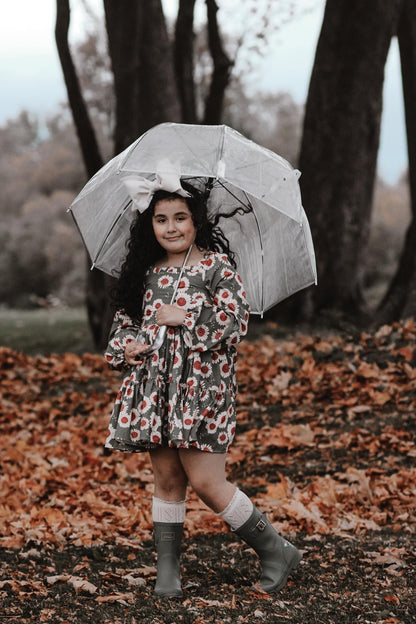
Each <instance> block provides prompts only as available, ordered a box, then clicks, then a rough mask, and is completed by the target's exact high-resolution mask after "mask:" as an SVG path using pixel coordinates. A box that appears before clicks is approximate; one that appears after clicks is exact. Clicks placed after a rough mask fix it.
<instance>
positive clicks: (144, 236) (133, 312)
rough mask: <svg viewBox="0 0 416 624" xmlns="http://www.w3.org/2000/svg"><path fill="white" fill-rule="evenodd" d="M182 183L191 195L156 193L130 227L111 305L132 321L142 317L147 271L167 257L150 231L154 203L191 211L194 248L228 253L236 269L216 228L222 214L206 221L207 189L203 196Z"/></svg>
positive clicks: (229, 254)
mask: <svg viewBox="0 0 416 624" xmlns="http://www.w3.org/2000/svg"><path fill="white" fill-rule="evenodd" d="M181 184H182V187H183V188H184V189H185V190H186V191H188V192H189V193H190V194H191V196H190V197H182V196H181V195H178V194H177V193H170V192H168V191H163V190H161V191H156V193H155V194H154V195H153V197H152V200H151V202H150V204H149V207H148V208H147V210H145V211H144V212H143V213H138V214H137V218H136V219H135V221H134V222H133V223H132V226H131V228H130V238H129V241H128V245H127V249H128V251H127V256H126V259H125V261H124V263H123V265H122V267H121V273H120V277H119V279H118V281H117V283H116V285H115V289H114V290H113V304H114V306H115V308H116V309H123V310H125V311H126V312H127V314H128V315H129V316H130V317H131V318H133V319H135V320H140V317H141V310H142V303H143V295H144V291H145V278H146V272H147V270H148V269H149V268H150V267H151V266H153V265H154V264H155V263H156V262H157V261H158V260H160V259H161V258H163V257H164V256H165V255H166V251H165V249H164V248H163V247H162V246H161V245H160V244H159V243H158V241H157V240H156V237H155V235H154V232H153V225H152V219H153V215H154V210H155V206H156V204H157V202H159V201H161V200H174V199H180V200H181V201H184V202H185V203H186V204H187V206H188V208H189V210H190V212H191V215H192V220H193V223H194V226H195V229H196V237H195V245H196V246H197V247H198V248H199V249H206V250H209V251H218V252H223V253H225V254H227V256H228V258H229V260H230V262H231V264H232V265H233V266H234V267H235V266H236V263H235V259H234V254H233V252H232V251H231V250H230V246H229V242H228V240H227V238H226V237H225V235H224V233H223V232H222V230H221V228H220V227H219V226H218V221H219V218H220V217H221V216H225V215H217V216H216V218H215V219H214V221H209V220H208V217H207V198H208V193H209V188H207V191H206V192H205V193H204V192H201V191H199V190H197V189H195V188H194V187H193V186H192V185H191V184H189V183H187V182H185V181H182V182H181ZM240 211H241V209H240V208H238V209H236V211H234V212H240ZM232 214H234V213H232ZM227 216H231V215H227Z"/></svg>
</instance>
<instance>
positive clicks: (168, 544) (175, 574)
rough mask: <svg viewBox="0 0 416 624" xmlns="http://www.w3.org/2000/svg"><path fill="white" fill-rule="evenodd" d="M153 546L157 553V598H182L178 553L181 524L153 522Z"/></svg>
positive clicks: (179, 549)
mask: <svg viewBox="0 0 416 624" xmlns="http://www.w3.org/2000/svg"><path fill="white" fill-rule="evenodd" d="M154 527H155V532H154V537H155V544H156V552H157V578H156V585H155V594H156V595H157V596H164V597H169V596H182V587H181V579H180V563H179V558H180V551H181V539H182V531H183V523H179V522H178V523H177V522H155V523H154Z"/></svg>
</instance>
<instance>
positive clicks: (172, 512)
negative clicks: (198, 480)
mask: <svg viewBox="0 0 416 624" xmlns="http://www.w3.org/2000/svg"><path fill="white" fill-rule="evenodd" d="M152 516H153V522H184V521H185V501H184V500H183V501H166V500H162V499H161V498H157V497H156V496H153V504H152Z"/></svg>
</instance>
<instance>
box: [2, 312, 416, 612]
mask: <svg viewBox="0 0 416 624" xmlns="http://www.w3.org/2000/svg"><path fill="white" fill-rule="evenodd" d="M0 372H1V382H0V390H1V394H2V400H1V404H0V410H1V411H0V456H1V462H2V470H1V475H0V493H1V502H0V547H1V551H0V561H1V568H0V603H1V604H2V610H1V611H0V622H2V621H8V622H16V623H17V622H22V623H25V622H50V623H53V624H60V623H65V622H66V623H67V624H72V623H84V622H85V623H87V622H88V623H90V622H97V623H98V622H103V623H104V622H108V624H110V623H111V624H117V623H120V624H121V623H122V624H134V623H135V622H137V623H143V624H157V623H160V624H162V623H163V624H164V623H165V622H185V623H188V622H189V623H194V624H205V623H209V622H216V623H220V622H224V623H225V622H231V623H234V622H235V623H238V622H241V623H243V622H250V624H251V623H252V622H276V623H283V622H293V623H295V624H309V623H311V624H313V623H316V624H318V623H319V624H321V623H322V624H327V623H328V624H332V623H333V624H338V623H344V622H345V623H350V622H351V623H353V622H354V623H355V622H363V623H364V622H375V623H383V624H398V623H403V624H408V623H409V624H410V623H411V622H416V601H415V590H414V585H415V575H414V569H415V564H416V552H415V550H416V548H415V546H416V544H415V533H416V467H415V458H416V445H415V438H414V434H415V424H416V416H415V409H416V324H415V322H414V321H411V320H409V321H407V322H405V323H401V324H397V325H394V326H385V327H382V328H381V329H379V330H378V331H377V332H376V333H371V334H370V333H369V334H364V333H363V334H361V335H357V336H355V337H354V338H351V337H350V338H346V337H341V336H332V337H325V338H321V337H316V336H315V337H310V336H305V335H299V336H296V337H294V338H293V339H291V340H290V341H289V340H279V341H277V340H274V339H272V338H271V337H267V336H266V337H264V338H260V339H258V340H256V341H254V342H245V343H243V344H242V345H241V347H240V360H239V370H238V378H239V385H240V393H239V429H238V435H237V438H236V441H235V444H234V445H233V447H232V449H231V453H230V456H229V462H228V467H229V474H230V478H231V479H232V480H233V481H234V482H235V483H236V484H238V485H239V486H240V487H242V488H243V489H244V490H245V491H246V492H247V493H248V494H249V495H250V496H251V497H252V498H253V499H254V500H255V502H256V504H257V505H258V506H259V507H260V508H261V509H263V510H265V511H266V512H267V513H268V516H269V518H270V519H271V520H272V522H273V523H274V525H275V527H276V528H277V529H278V530H279V531H280V532H281V533H282V534H283V535H284V536H285V537H287V538H289V539H290V540H292V541H294V542H295V543H296V545H297V546H298V547H299V548H300V549H301V550H302V551H303V554H304V558H303V561H302V563H301V565H300V566H299V568H298V570H297V571H296V572H295V573H294V574H293V576H292V577H291V579H290V581H289V583H288V584H287V586H286V587H285V588H284V589H283V590H282V591H281V592H280V593H279V594H277V595H272V596H261V597H259V596H258V595H255V594H254V593H253V592H252V591H251V590H250V586H251V583H252V582H253V581H255V580H256V575H257V573H258V568H257V562H256V557H255V555H254V553H253V552H252V551H250V550H249V549H247V548H246V547H245V546H244V545H243V544H242V543H241V542H239V541H237V538H236V536H234V535H233V534H231V533H230V532H228V531H227V529H226V527H225V525H224V524H223V522H222V520H220V519H219V518H218V517H216V516H215V515H214V514H213V513H212V512H211V511H210V510H209V509H207V508H206V507H205V506H204V505H203V504H202V503H201V502H200V501H199V500H198V499H197V497H195V495H194V494H193V493H192V491H189V500H188V503H187V520H186V538H185V540H184V549H183V560H182V563H183V584H184V587H185V594H184V598H183V599H182V600H161V599H156V598H154V597H153V594H152V591H153V584H154V578H155V567H154V565H155V559H154V554H153V546H152V542H151V528H152V525H151V515H150V508H151V496H152V475H151V470H150V465H149V462H148V458H147V456H146V455H144V454H143V455H133V456H131V455H123V454H120V453H113V454H110V455H108V454H105V453H104V451H103V440H104V437H105V432H106V428H107V422H108V418H109V413H110V411H111V405H112V402H113V400H114V396H115V393H116V391H117V389H118V385H119V382H120V380H119V376H118V375H117V374H116V373H114V372H111V371H110V370H109V369H108V368H107V366H106V365H105V363H104V362H103V360H102V358H100V357H99V356H96V355H85V356H83V357H78V356H76V355H74V354H70V353H66V354H62V355H53V356H48V357H29V356H26V355H24V354H21V353H18V352H15V351H12V350H10V349H6V348H3V349H0Z"/></svg>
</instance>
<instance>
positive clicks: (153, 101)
mask: <svg viewBox="0 0 416 624" xmlns="http://www.w3.org/2000/svg"><path fill="white" fill-rule="evenodd" d="M143 6H144V19H143V20H142V24H141V36H140V44H141V45H140V49H139V53H140V75H139V104H140V119H139V128H138V130H139V132H138V135H140V134H142V133H143V132H145V131H146V130H148V129H149V128H151V127H152V126H155V125H156V124H159V123H162V122H164V121H176V122H178V121H180V120H181V112H180V105H179V99H178V93H177V90H176V82H175V72H174V65H173V49H172V45H171V42H170V41H169V37H168V32H167V28H166V21H165V16H164V14H163V8H162V3H161V0H144V2H143Z"/></svg>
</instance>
